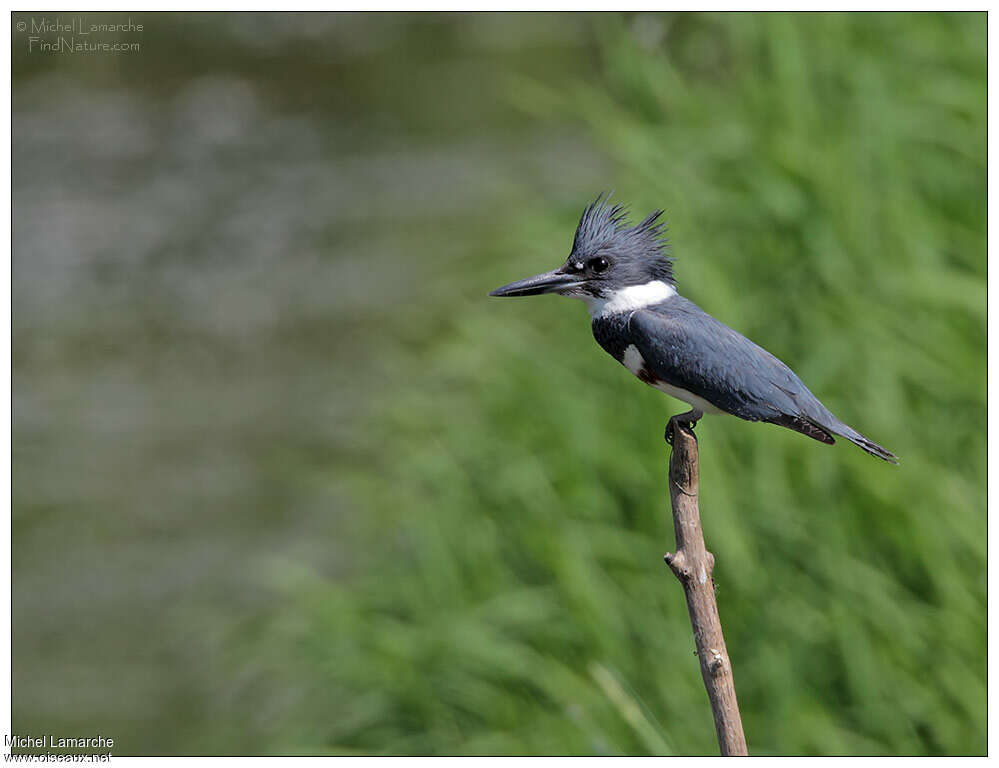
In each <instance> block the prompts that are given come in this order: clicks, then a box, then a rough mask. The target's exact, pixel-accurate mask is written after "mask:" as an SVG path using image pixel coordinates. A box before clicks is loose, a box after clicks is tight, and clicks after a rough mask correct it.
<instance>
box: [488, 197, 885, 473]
mask: <svg viewBox="0 0 999 768" xmlns="http://www.w3.org/2000/svg"><path fill="white" fill-rule="evenodd" d="M662 214H663V212H662V211H654V212H653V213H652V214H650V215H649V216H647V217H646V218H645V219H644V220H642V221H641V222H640V223H639V224H637V225H635V226H631V225H630V223H629V222H628V221H627V212H626V211H625V210H624V208H622V207H621V206H620V205H614V206H611V205H610V204H609V196H608V197H604V196H603V195H601V196H600V197H598V198H597V199H596V200H595V201H594V202H593V203H591V204H590V205H589V206H588V207H587V208H586V210H585V211H583V215H582V217H581V218H580V220H579V226H578V227H577V228H576V236H575V238H574V239H573V243H572V252H571V253H570V254H569V258H568V259H567V260H566V262H565V264H563V265H562V266H561V267H559V268H558V269H555V270H552V271H551V272H545V273H544V274H541V275H536V276H535V277H529V278H527V279H525V280H518V281H517V282H515V283H510V284H509V285H504V286H503V287H502V288H497V289H496V290H495V291H492V292H491V293H490V294H489V295H490V296H534V295H536V294H541V293H558V294H560V295H562V296H570V297H573V298H577V299H582V300H583V301H584V302H586V304H587V306H588V308H589V310H590V317H591V319H592V322H591V327H592V329H593V336H594V337H595V338H596V340H597V342H598V343H599V344H600V346H601V347H603V348H604V350H606V351H607V352H608V353H609V354H610V355H611V356H613V357H614V359H615V360H617V361H618V362H619V363H621V364H622V365H624V367H625V368H627V369H628V370H629V371H631V372H632V373H633V374H634V375H635V376H637V377H638V378H639V379H641V380H642V381H644V382H645V383H646V384H648V385H650V386H652V387H655V388H656V389H658V390H661V391H663V392H665V393H666V394H668V395H672V396H673V397H675V398H677V399H679V400H683V401H684V402H686V403H688V404H689V405H690V406H691V410H690V411H688V412H686V413H683V414H680V415H677V416H674V417H673V419H671V421H678V422H680V423H686V424H689V425H690V426H691V427H693V425H695V424H696V423H697V421H698V420H699V419H700V418H701V416H703V415H704V414H706V413H730V414H732V415H733V416H738V417H739V418H740V419H745V420H746V421H765V422H769V423H771V424H778V425H780V426H782V427H787V428H788V429H793V430H795V431H796V432H801V433H802V434H804V435H808V436H809V437H811V438H813V439H815V440H818V441H820V442H822V443H826V444H828V445H832V444H833V443H834V442H836V441H835V439H834V438H833V435H840V436H841V437H845V438H846V439H847V440H849V441H850V442H852V443H855V444H856V445H858V446H860V447H861V448H863V449H864V450H865V451H867V452H868V453H870V454H871V455H873V456H877V457H878V458H879V459H884V460H885V461H889V462H891V463H893V464H897V463H898V458H897V457H896V456H895V455H894V454H892V453H891V452H889V451H887V450H885V449H884V448H882V447H881V446H880V445H878V444H877V443H875V442H873V441H871V440H868V439H867V438H866V437H864V436H863V435H862V434H860V433H859V432H857V431H856V430H855V429H853V428H852V427H850V426H848V425H846V424H844V423H843V422H842V421H840V420H839V419H837V418H836V417H835V416H833V414H832V413H831V412H830V411H829V409H828V408H826V407H825V406H824V405H822V403H821V402H819V400H818V398H817V397H815V395H813V394H812V393H811V392H810V391H809V390H808V387H806V386H805V385H804V384H803V383H802V382H801V379H799V378H798V377H797V376H796V375H795V373H794V371H792V370H791V369H790V368H788V367H787V366H786V365H785V364H784V363H782V362H781V361H780V360H778V359H777V358H776V357H774V356H773V355H771V354H770V353H769V352H767V351H766V350H765V349H763V348H762V347H759V346H757V345H756V344H754V343H753V342H751V341H750V340H749V339H747V338H746V337H745V336H743V335H741V334H739V333H737V332H736V331H734V330H732V329H731V328H729V327H728V326H727V325H724V324H723V323H720V322H719V321H718V320H715V318H713V317H712V316H711V315H709V314H708V313H707V312H705V311H704V310H702V309H701V308H700V307H698V306H697V305H696V304H694V303H693V302H692V301H690V300H688V299H685V298H684V297H683V296H680V294H679V293H677V284H676V280H675V279H674V278H673V260H672V258H670V257H669V256H668V255H667V252H666V246H667V242H666V239H665V232H666V224H665V223H664V222H661V221H660V217H661V216H662ZM667 434H668V432H667Z"/></svg>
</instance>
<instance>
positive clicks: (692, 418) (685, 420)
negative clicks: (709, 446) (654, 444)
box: [664, 408, 704, 445]
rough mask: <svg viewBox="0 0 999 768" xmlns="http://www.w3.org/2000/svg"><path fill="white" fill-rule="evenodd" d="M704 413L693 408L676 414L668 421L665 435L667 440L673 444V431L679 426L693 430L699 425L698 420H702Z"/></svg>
mask: <svg viewBox="0 0 999 768" xmlns="http://www.w3.org/2000/svg"><path fill="white" fill-rule="evenodd" d="M703 415H704V414H703V413H701V412H700V411H699V410H697V409H696V408H691V409H690V410H689V411H687V412H686V413H678V414H677V415H676V416H673V417H672V418H671V419H670V420H669V421H668V422H666V434H665V435H664V437H665V438H666V442H667V443H669V444H670V445H673V433H674V430H675V429H676V428H677V426H679V427H681V428H683V429H688V430H690V431H691V432H693V431H694V427H696V426H697V422H698V421H700V419H701V416H703Z"/></svg>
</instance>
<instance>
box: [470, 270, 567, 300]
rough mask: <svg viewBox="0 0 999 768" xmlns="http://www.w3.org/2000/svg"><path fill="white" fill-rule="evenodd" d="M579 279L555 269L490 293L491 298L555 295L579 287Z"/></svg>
mask: <svg viewBox="0 0 999 768" xmlns="http://www.w3.org/2000/svg"><path fill="white" fill-rule="evenodd" d="M579 282H580V280H579V278H578V277H577V276H575V275H567V274H566V273H565V272H561V271H560V270H557V269H553V270H552V271H551V272H545V273H543V274H540V275H535V276H534V277H528V278H525V279H523V280H518V281H517V282H515V283H510V284H509V285H504V286H502V287H501V288H497V289H496V290H495V291H490V292H489V295H490V296H536V295H538V294H539V293H555V292H556V291H561V290H563V289H565V288H569V287H570V286H573V285H578V284H579Z"/></svg>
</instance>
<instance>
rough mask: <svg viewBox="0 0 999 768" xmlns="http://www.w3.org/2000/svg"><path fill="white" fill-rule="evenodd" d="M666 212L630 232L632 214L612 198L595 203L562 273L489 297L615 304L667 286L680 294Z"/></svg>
mask: <svg viewBox="0 0 999 768" xmlns="http://www.w3.org/2000/svg"><path fill="white" fill-rule="evenodd" d="M662 213H663V212H662V211H654V212H653V213H651V214H650V215H648V216H646V217H645V219H643V220H642V221H641V222H640V223H639V224H636V225H635V226H631V224H630V223H629V222H628V221H627V218H626V217H627V215H628V213H627V211H626V210H625V209H624V208H623V207H621V206H620V205H610V204H609V202H608V197H605V196H603V195H601V196H600V197H598V198H597V199H596V200H594V201H593V202H592V203H591V204H590V205H589V206H587V208H586V210H585V211H583V215H582V217H581V218H580V219H579V226H578V227H576V236H575V238H574V239H573V242H572V252H571V253H570V254H569V258H568V259H566V261H565V263H564V264H563V265H562V266H561V267H559V268H558V269H554V270H552V271H551V272H545V273H543V274H540V275H535V276H534V277H528V278H526V279H524V280H518V281H517V282H515V283H510V284H509V285H504V286H502V287H501V288H497V289H496V290H495V291H492V292H491V293H490V294H489V295H490V296H534V295H537V294H541V293H558V294H561V295H562V296H572V297H574V298H580V299H584V300H587V301H588V303H590V304H591V308H592V307H593V304H594V303H601V304H602V303H605V302H607V301H610V300H613V298H614V297H615V296H616V295H618V294H619V293H620V292H622V291H625V290H627V289H633V288H638V287H640V286H647V285H650V284H651V285H659V284H660V283H661V284H662V287H663V288H664V289H668V290H670V291H672V292H675V291H674V290H673V289H675V286H676V281H675V280H674V279H673V260H672V259H671V258H670V257H669V256H668V253H667V242H666V239H665V232H666V224H665V222H660V221H659V217H660V216H662Z"/></svg>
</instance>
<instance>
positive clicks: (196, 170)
mask: <svg viewBox="0 0 999 768" xmlns="http://www.w3.org/2000/svg"><path fill="white" fill-rule="evenodd" d="M140 16H142V15H141V14H140V15H136V14H133V15H132V17H133V19H138V18H139V17H140ZM17 18H29V17H27V16H23V15H22V16H17V17H15V19H17ZM88 18H92V19H97V18H98V15H95V14H91V15H88ZM111 18H116V17H111ZM142 18H143V19H144V21H145V25H146V29H147V32H146V34H145V36H144V37H143V39H142V42H143V49H142V51H141V52H139V53H137V54H131V55H130V56H129V57H128V58H124V57H90V58H89V59H82V58H75V57H73V56H65V55H64V56H59V55H55V54H47V55H42V54H38V53H37V52H36V53H31V54H27V53H25V51H24V50H23V45H21V44H20V43H21V42H23V41H19V40H18V38H17V37H16V36H15V51H14V96H13V190H14V214H13V248H14V249H13V297H14V298H13V301H14V305H13V350H14V352H13V354H14V381H13V390H14V392H13V397H14V404H13V408H14V411H13V419H14V421H13V439H14V456H13V473H14V474H13V477H14V488H13V491H14V503H13V516H14V518H13V542H14V544H13V551H14V554H13V580H14V581H13V584H14V592H13V611H14V630H13V648H14V666H13V674H14V709H13V712H14V715H13V717H14V725H13V727H14V730H15V732H18V733H36V732H47V733H57V734H60V735H84V734H87V735H89V734H93V733H97V732H100V733H102V734H103V735H105V736H110V737H113V738H114V739H115V740H116V747H118V749H116V752H121V753H134V752H139V753H162V752H167V753H174V752H198V751H208V752H226V751H255V750H259V749H265V748H266V740H267V734H266V733H264V732H263V731H262V730H260V729H257V730H254V731H253V732H251V733H246V732H243V731H244V728H243V727H242V724H244V723H246V722H247V721H248V718H256V720H255V721H254V722H257V723H258V724H259V722H260V719H261V718H264V717H265V714H262V713H266V712H267V711H269V708H275V707H276V708H280V706H281V702H280V701H275V700H274V698H273V697H274V696H275V695H278V696H279V695H284V694H283V693H282V691H285V692H288V691H292V690H293V688H291V687H288V688H286V689H276V690H275V691H270V692H268V695H269V697H270V698H268V699H267V700H266V701H259V700H248V699H247V698H246V697H243V696H241V695H240V694H241V690H242V689H241V688H240V686H241V685H242V681H240V680H239V679H234V678H233V677H232V676H231V670H229V669H228V668H227V666H226V660H225V659H224V658H223V657H222V654H223V652H224V651H225V649H226V648H227V647H228V645H227V644H228V641H229V640H230V639H231V638H232V637H233V636H236V635H238V634H239V633H241V632H242V631H244V629H245V628H246V627H247V626H248V623H252V621H253V618H254V616H256V615H257V614H258V613H259V612H261V611H263V610H266V606H267V605H268V602H269V601H273V600H274V599H275V598H274V596H273V593H272V592H271V591H270V590H269V588H268V584H269V578H270V577H269V563H271V562H274V561H275V560H282V561H288V560H292V561H294V560H304V561H307V562H309V563H312V564H314V565H315V566H316V567H317V568H319V569H320V570H322V571H324V572H327V573H333V574H335V573H337V572H338V569H339V568H341V567H342V564H343V562H342V561H343V559H344V558H345V557H348V556H349V554H350V553H346V552H343V551H341V550H340V549H338V547H337V540H338V526H340V525H341V524H342V522H343V520H344V518H345V516H349V515H351V514H357V513H361V512H363V511H359V510H352V509H350V508H349V507H348V506H347V503H346V501H345V495H344V493H343V492H342V488H340V486H339V481H338V478H337V477H329V476H327V475H322V476H320V475H319V474H318V473H317V472H315V471H314V469H315V467H317V466H319V465H320V459H322V465H323V466H326V465H327V463H326V462H327V460H328V457H329V456H331V455H333V456H343V460H344V461H345V462H349V461H351V460H356V459H353V458H352V455H353V454H354V450H353V441H354V440H355V439H358V435H360V434H363V421H359V418H358V414H363V412H364V407H365V403H366V402H367V398H368V397H369V396H370V395H371V394H372V393H374V392H378V391H380V390H382V389H384V388H385V387H386V386H393V385H398V383H395V384H393V383H391V382H386V381H385V380H384V376H382V375H380V374H379V372H378V371H379V370H380V369H378V368H376V367H375V366H374V365H373V360H374V359H375V358H377V357H378V356H379V355H382V354H384V351H385V349H387V348H389V347H390V345H391V343H392V342H391V338H392V336H393V332H394V329H396V328H399V327H402V326H404V325H405V323H406V322H407V318H408V317H409V315H410V313H412V312H418V311H419V307H420V306H421V304H424V303H425V302H427V301H428V300H429V299H439V298H440V292H441V288H440V286H441V285H446V282H447V275H446V273H447V270H448V268H449V265H452V264H454V263H455V261H456V260H459V259H462V258H474V254H475V249H476V244H477V243H478V242H480V241H481V239H482V238H483V237H487V236H488V233H489V232H490V231H495V228H496V227H498V226H502V218H503V212H504V211H505V210H512V209H514V208H516V207H517V206H521V205H524V204H525V201H527V200H538V199H540V200H550V201H553V203H555V204H562V203H564V202H566V201H571V203H572V205H574V206H575V205H576V204H577V203H578V195H579V192H578V190H579V189H586V190H596V189H598V188H600V186H601V181H600V175H601V174H600V169H601V167H602V160H601V159H600V158H599V157H598V156H596V154H595V153H594V152H593V150H591V149H590V148H589V147H588V145H587V144H586V142H585V140H584V139H582V138H581V136H580V134H579V132H578V130H577V129H574V128H573V127H572V126H568V125H555V124H550V123H543V124H542V123H537V122H535V121H532V120H531V119H530V118H529V117H528V116H526V115H524V114H522V113H519V112H516V111H514V110H513V109H511V108H510V106H509V87H510V82H511V80H510V78H511V77H512V76H513V75H519V76H524V77H528V78H538V79H547V80H548V81H549V82H557V81H558V79H559V78H560V77H563V76H565V75H566V74H567V73H573V74H576V75H580V74H583V75H585V73H586V71H587V69H588V67H589V66H590V60H589V58H588V56H587V46H588V45H589V43H588V39H587V35H586V33H585V29H586V22H585V19H583V18H581V17H558V18H555V17H546V16H532V17H530V19H529V20H525V19H524V18H522V17H516V16H485V15H482V16H460V17H423V16H421V17H415V16H414V17H411V16H365V15H341V16H334V15H311V14H309V15H305V14H303V15H276V16H260V15H243V16H229V15H225V16H219V15H212V16H190V17H185V16H181V15H169V16H166V15H155V14H149V15H146V16H142ZM488 287H489V286H486V287H485V288H488ZM287 695H293V694H292V693H287Z"/></svg>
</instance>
